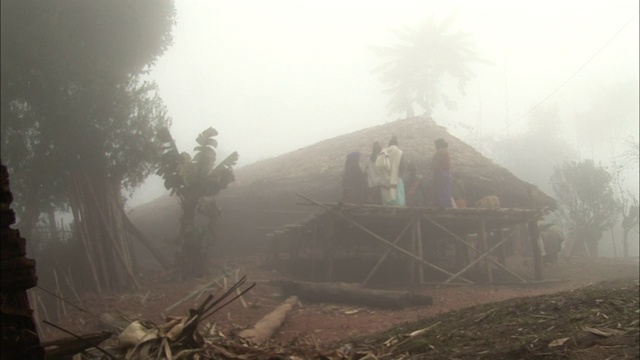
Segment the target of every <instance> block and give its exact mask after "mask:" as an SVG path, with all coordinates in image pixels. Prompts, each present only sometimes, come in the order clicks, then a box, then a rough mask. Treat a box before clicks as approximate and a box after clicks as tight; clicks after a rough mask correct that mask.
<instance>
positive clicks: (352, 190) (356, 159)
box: [341, 151, 368, 204]
mask: <svg viewBox="0 0 640 360" xmlns="http://www.w3.org/2000/svg"><path fill="white" fill-rule="evenodd" d="M367 191H368V186H367V175H366V174H365V173H364V171H363V170H362V168H361V167H360V153H359V152H358V151H355V152H352V153H349V154H348V155H347V159H346V160H345V163H344V174H343V177H342V199H341V202H343V203H352V204H363V203H364V202H365V201H366V200H367Z"/></svg>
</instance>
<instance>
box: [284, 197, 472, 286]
mask: <svg viewBox="0 0 640 360" xmlns="http://www.w3.org/2000/svg"><path fill="white" fill-rule="evenodd" d="M296 195H298V196H300V197H302V198H304V199H305V200H307V201H311V202H314V203H316V204H317V205H319V206H322V207H323V208H325V209H326V210H328V211H329V212H331V213H333V214H335V215H337V216H338V217H340V218H342V219H344V220H346V221H348V222H350V223H351V224H353V225H355V226H356V227H358V228H359V229H361V230H362V231H364V232H366V233H367V234H369V235H371V236H373V237H374V238H375V239H377V240H379V241H381V242H383V243H385V244H386V245H388V246H390V247H392V248H394V249H396V250H397V251H398V252H400V253H403V254H405V255H407V256H409V257H410V258H413V259H415V260H418V261H420V262H421V263H422V264H425V265H427V266H430V267H432V268H434V269H436V270H438V271H440V272H442V273H445V274H447V275H454V274H453V273H451V272H449V271H447V270H445V269H442V268H440V267H439V266H437V265H434V264H431V263H429V262H428V261H425V260H423V259H421V258H419V257H418V256H416V255H415V254H412V253H411V252H409V251H407V250H405V249H403V248H401V247H399V246H397V245H394V244H392V243H391V242H389V241H388V240H386V239H384V238H383V237H381V236H379V235H378V234H376V233H374V232H372V231H370V230H369V229H367V228H366V227H364V226H362V225H361V224H359V223H358V222H356V221H353V220H351V219H349V218H348V217H346V216H344V215H342V214H340V213H339V212H337V211H335V210H334V209H332V208H330V207H329V206H327V205H324V204H322V203H319V202H317V201H315V200H312V199H309V198H308V197H306V196H304V195H301V194H299V193H296ZM460 279H462V280H463V281H465V282H469V283H473V281H471V280H469V279H465V278H463V277H460Z"/></svg>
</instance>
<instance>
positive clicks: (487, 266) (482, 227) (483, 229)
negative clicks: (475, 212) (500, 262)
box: [479, 219, 493, 284]
mask: <svg viewBox="0 0 640 360" xmlns="http://www.w3.org/2000/svg"><path fill="white" fill-rule="evenodd" d="M479 231H480V234H479V235H480V244H481V246H482V250H484V251H487V249H488V248H489V246H488V244H487V227H486V224H485V221H484V219H482V220H480V229H479ZM487 256H488V255H487ZM482 266H483V267H484V269H485V271H486V273H487V280H489V284H493V274H492V273H491V263H490V262H489V260H487V259H484V260H483V261H482Z"/></svg>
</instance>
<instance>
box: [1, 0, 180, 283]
mask: <svg viewBox="0 0 640 360" xmlns="http://www.w3.org/2000/svg"><path fill="white" fill-rule="evenodd" d="M1 4H2V10H1V16H2V21H1V26H2V31H1V35H2V40H1V42H0V44H1V46H2V51H1V54H2V55H1V56H2V59H1V60H2V61H1V65H2V80H1V84H2V95H1V96H2V142H1V143H2V157H3V161H5V162H6V163H7V164H8V165H9V166H11V167H12V168H20V169H23V170H25V173H24V176H23V177H18V176H20V175H19V174H18V173H16V176H15V177H14V182H16V183H19V182H21V181H24V184H23V186H19V187H18V188H20V189H22V190H23V191H22V194H25V196H26V195H27V194H28V193H29V192H33V193H35V194H37V196H38V197H39V196H41V195H40V194H42V195H44V196H46V198H47V199H46V200H44V202H51V201H55V202H57V204H55V205H58V206H59V205H60V202H64V203H67V204H69V205H70V208H71V210H72V212H73V215H74V219H75V224H76V226H77V227H76V230H77V231H76V235H77V237H78V239H79V241H81V243H82V246H83V249H84V263H85V265H86V266H87V271H86V273H87V274H90V276H91V279H92V282H91V283H92V284H93V285H94V290H96V291H98V292H101V291H102V290H105V289H108V290H118V289H122V288H125V287H135V286H136V277H135V269H133V254H132V250H131V244H130V243H129V241H128V238H127V236H126V234H125V232H124V229H123V225H122V216H123V199H122V195H121V189H122V187H123V186H124V187H129V188H132V187H135V186H137V185H139V184H140V183H141V181H142V180H143V179H144V178H145V177H146V176H147V175H149V174H150V173H152V172H153V170H154V164H155V163H156V161H157V158H156V154H157V152H156V151H155V147H154V145H155V141H154V136H155V134H156V133H157V131H158V129H160V128H161V127H164V126H167V125H168V124H169V122H170V119H169V117H168V116H167V111H166V109H165V106H164V105H163V103H162V100H161V99H160V97H159V96H158V94H157V88H156V85H155V84H154V83H153V82H149V81H143V80H142V76H144V74H145V73H146V72H148V70H149V69H150V67H151V66H152V65H153V64H154V62H155V61H156V60H157V59H158V57H159V56H160V55H162V54H163V53H164V51H165V50H166V49H167V48H168V47H169V46H170V44H171V41H172V37H171V31H172V28H173V25H174V22H175V20H174V18H175V9H174V5H173V1H171V0H138V1H125V0H95V1H82V0H60V1H44V0H7V1H2V3H1ZM12 171H13V170H12ZM22 194H18V195H19V196H22ZM49 199H51V201H50V200H49ZM42 202H43V201H34V202H33V204H31V206H32V207H34V208H35V210H34V209H32V210H31V213H34V214H37V213H38V212H40V211H42V210H43V209H42V208H38V207H39V206H42ZM27 213H29V211H27Z"/></svg>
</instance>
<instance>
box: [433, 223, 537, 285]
mask: <svg viewBox="0 0 640 360" xmlns="http://www.w3.org/2000/svg"><path fill="white" fill-rule="evenodd" d="M422 217H423V218H425V219H427V220H429V221H430V222H431V223H432V224H434V225H435V226H437V227H438V228H440V229H442V230H444V231H445V232H447V233H448V234H449V235H451V236H453V238H454V239H456V240H458V241H461V242H462V243H463V244H465V245H466V246H467V247H469V248H470V249H471V250H473V251H475V252H476V253H477V254H482V251H480V250H478V249H477V248H476V247H474V246H473V245H471V244H469V243H468V242H466V241H464V240H463V239H461V238H460V237H459V236H458V235H456V234H454V233H452V232H451V231H449V229H447V228H445V227H444V226H442V225H440V224H438V223H437V222H436V221H435V220H433V219H431V218H430V217H428V216H426V215H424V214H423V215H422ZM489 260H490V261H491V262H492V263H494V264H495V265H497V266H498V267H500V268H502V269H503V270H504V271H506V272H508V273H509V274H511V275H513V276H515V277H516V278H517V279H518V280H520V281H522V282H523V283H527V282H528V281H527V280H525V279H524V278H522V277H521V276H520V275H518V274H516V273H514V272H513V271H511V270H509V269H508V268H507V267H506V266H504V265H502V264H500V263H499V262H497V261H495V260H493V259H491V258H489Z"/></svg>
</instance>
